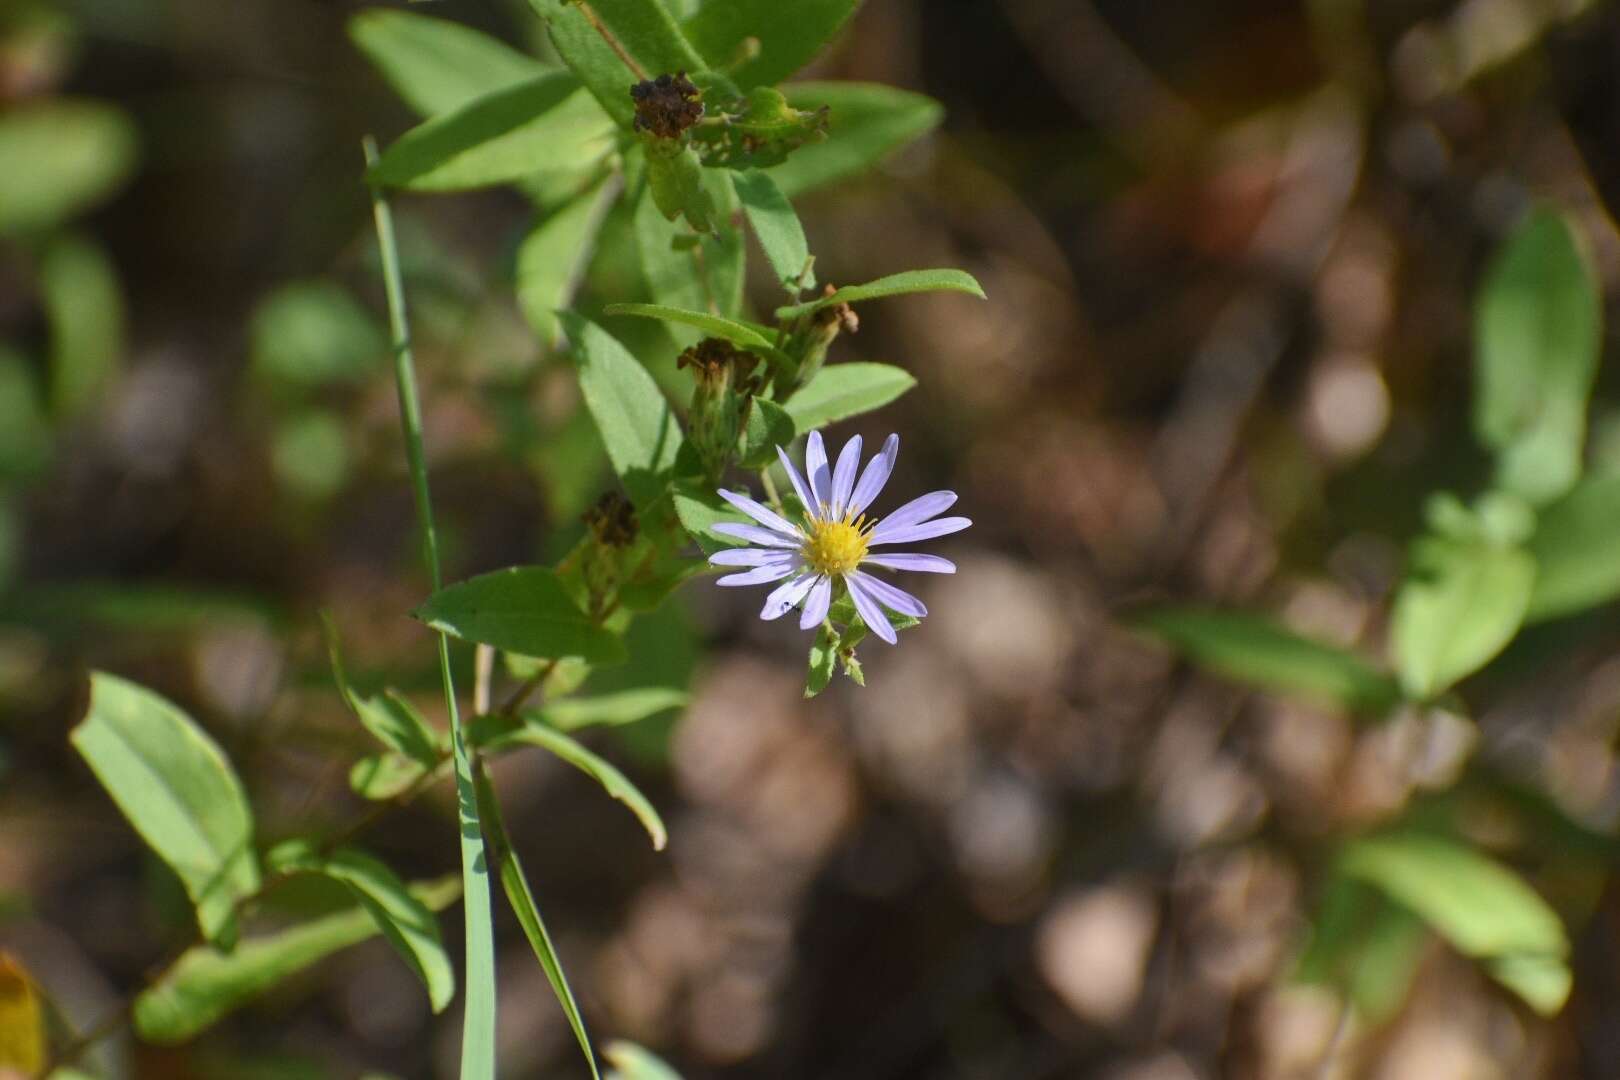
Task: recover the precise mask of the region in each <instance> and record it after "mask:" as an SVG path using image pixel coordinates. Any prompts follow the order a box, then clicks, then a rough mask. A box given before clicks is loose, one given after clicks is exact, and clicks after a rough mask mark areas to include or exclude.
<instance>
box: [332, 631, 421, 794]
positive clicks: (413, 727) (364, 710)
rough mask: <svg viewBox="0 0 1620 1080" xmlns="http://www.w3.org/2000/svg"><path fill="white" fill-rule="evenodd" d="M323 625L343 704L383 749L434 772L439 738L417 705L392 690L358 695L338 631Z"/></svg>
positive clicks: (333, 676) (334, 675) (335, 679)
mask: <svg viewBox="0 0 1620 1080" xmlns="http://www.w3.org/2000/svg"><path fill="white" fill-rule="evenodd" d="M321 622H322V628H323V629H324V630H325V633H326V651H327V655H328V656H329V657H330V659H331V662H332V678H333V680H334V681H335V682H336V683H337V688H338V693H339V694H340V695H341V696H342V698H343V701H344V704H346V705H348V706H349V709H350V711H352V712H353V713H354V715H355V716H356V717H358V718H359V720H360V723H361V724H363V725H365V728H366V730H367V731H369V732H371V734H372V735H373V736H375V737H376V739H377V741H378V742H380V743H382V744H383V745H384V746H386V747H389V748H390V749H393V750H397V751H399V753H401V754H403V755H405V756H406V757H408V758H411V759H412V760H414V761H416V762H417V763H418V764H420V765H422V766H423V767H424V768H429V769H431V768H433V767H435V766H436V765H438V764H439V756H440V755H439V738H438V736H437V735H436V734H435V733H434V731H433V729H432V728H431V727H429V726H428V722H427V720H425V719H424V718H423V717H422V714H421V713H419V712H417V711H416V706H414V705H412V704H411V703H410V702H409V701H406V700H405V699H404V698H402V697H400V696H399V695H398V694H396V693H394V691H392V690H388V691H385V692H384V693H382V694H380V695H377V696H374V697H361V696H360V695H359V694H357V693H355V691H354V688H353V687H352V686H350V685H349V677H348V674H347V673H346V672H345V671H344V669H343V652H342V649H341V648H340V647H339V644H338V636H337V628H336V627H335V626H334V625H333V624H332V620H331V619H330V618H327V617H325V616H323V617H322V620H321Z"/></svg>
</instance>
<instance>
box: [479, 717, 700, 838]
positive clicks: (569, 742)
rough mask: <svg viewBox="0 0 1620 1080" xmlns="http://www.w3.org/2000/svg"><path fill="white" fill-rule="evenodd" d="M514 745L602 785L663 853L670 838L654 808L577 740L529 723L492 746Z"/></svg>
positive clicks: (552, 729) (544, 726)
mask: <svg viewBox="0 0 1620 1080" xmlns="http://www.w3.org/2000/svg"><path fill="white" fill-rule="evenodd" d="M513 743H527V744H529V745H531V746H539V747H543V748H544V749H546V750H549V751H551V752H552V753H553V754H556V755H557V756H558V757H560V758H562V759H563V760H564V761H566V762H568V763H569V764H570V765H572V766H574V767H575V768H577V769H579V770H580V771H582V772H584V773H585V774H586V775H587V776H589V777H591V779H593V780H595V781H596V782H597V783H598V784H601V785H602V789H603V790H604V791H606V792H607V793H608V794H609V795H611V796H613V797H614V798H615V799H618V800H619V801H620V802H622V803H624V804H625V805H626V806H628V807H629V808H630V812H631V813H633V814H635V815H636V818H637V820H639V821H640V822H641V825H642V828H644V829H646V830H647V835H648V836H650V837H651V838H652V842H653V847H655V848H657V849H659V850H663V847H664V844H665V842H666V841H667V840H668V839H669V834H668V832H667V831H666V830H665V828H664V822H663V819H662V818H660V817H659V816H658V811H657V810H655V809H654V808H653V804H652V803H651V802H649V801H648V799H647V797H646V796H645V795H643V794H642V793H641V792H640V791H639V790H638V789H637V788H636V786H635V785H634V784H632V783H631V782H630V781H629V779H628V778H626V777H625V775H624V774H623V773H622V772H620V771H619V770H618V769H617V768H615V767H614V766H613V765H612V764H610V763H609V762H607V761H605V760H603V759H602V758H600V757H598V756H597V755H596V754H594V753H592V752H591V751H590V750H587V749H586V748H585V746H584V745H583V744H581V743H580V742H579V741H578V740H577V739H574V738H573V737H572V736H570V735H565V734H563V733H562V732H561V731H558V730H556V729H555V728H551V727H547V726H546V725H545V724H543V723H541V722H539V721H538V720H529V721H528V722H527V723H524V724H522V725H520V726H518V727H517V728H515V729H513V730H512V731H510V732H508V733H506V734H504V735H502V736H501V737H499V738H498V739H496V740H495V741H494V742H493V743H491V746H492V747H498V746H503V745H511V744H513Z"/></svg>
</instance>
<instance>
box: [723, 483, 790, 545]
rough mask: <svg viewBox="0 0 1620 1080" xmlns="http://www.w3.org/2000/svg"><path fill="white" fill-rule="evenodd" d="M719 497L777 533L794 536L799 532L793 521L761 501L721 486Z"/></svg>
mask: <svg viewBox="0 0 1620 1080" xmlns="http://www.w3.org/2000/svg"><path fill="white" fill-rule="evenodd" d="M720 497H721V498H722V499H724V500H726V502H728V503H730V504H731V505H732V506H735V507H736V508H737V509H739V510H741V511H742V512H743V513H745V514H747V515H748V516H749V517H751V518H753V519H754V520H755V521H757V522H759V523H760V524H761V525H763V526H765V527H766V528H767V529H772V530H774V531H776V532H779V533H786V534H787V535H789V536H795V535H797V534H798V532H799V530H798V528H797V527H796V526H795V525H794V524H793V522H791V521H789V520H788V519H787V518H785V517H783V516H782V515H781V514H778V513H777V512H776V511H775V510H772V509H771V508H770V507H768V506H766V505H764V504H763V503H757V502H755V501H754V500H753V499H750V498H749V497H748V496H746V495H739V494H737V493H736V492H735V491H727V490H726V489H725V488H721V489H720Z"/></svg>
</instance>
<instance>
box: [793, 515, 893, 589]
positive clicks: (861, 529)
mask: <svg viewBox="0 0 1620 1080" xmlns="http://www.w3.org/2000/svg"><path fill="white" fill-rule="evenodd" d="M873 524H876V523H875V522H873V523H868V522H867V520H866V517H865V515H862V516H861V517H858V518H856V519H855V520H853V521H851V520H850V519H849V518H848V517H847V516H846V517H844V518H843V519H841V520H822V519H820V518H811V519H810V523H809V528H808V529H807V530H806V531H807V533H808V534H809V535H808V536H807V538H806V539H805V542H804V547H802V548H800V549H799V554H801V555H803V556H804V561H805V562H806V563H808V564H809V565H810V569H812V570H814V571H815V572H816V573H818V574H830V575H832V576H833V577H841V576H843V575H844V574H847V573H849V572H850V571H851V570H853V569H855V568H856V567H857V566H859V565H861V560H862V559H864V558H866V541H867V536H868V534H869V533H870V532H871V529H872V525H873Z"/></svg>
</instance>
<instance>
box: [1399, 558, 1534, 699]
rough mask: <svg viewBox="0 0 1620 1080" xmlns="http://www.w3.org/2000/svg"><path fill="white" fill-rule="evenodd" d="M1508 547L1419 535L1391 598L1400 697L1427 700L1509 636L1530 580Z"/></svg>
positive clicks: (1519, 619) (1530, 566)
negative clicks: (1405, 569)
mask: <svg viewBox="0 0 1620 1080" xmlns="http://www.w3.org/2000/svg"><path fill="white" fill-rule="evenodd" d="M1535 578H1536V564H1535V560H1534V559H1532V558H1531V557H1530V556H1529V555H1527V554H1526V553H1525V552H1524V551H1522V550H1521V549H1519V548H1514V547H1497V546H1494V545H1491V544H1486V543H1480V542H1470V541H1463V540H1453V539H1449V538H1442V537H1438V536H1428V537H1422V538H1420V539H1419V540H1418V541H1417V542H1416V543H1414V544H1413V546H1412V554H1411V564H1410V566H1409V567H1408V569H1407V576H1406V580H1405V581H1404V582H1403V583H1402V584H1401V588H1400V591H1399V592H1398V593H1397V594H1396V596H1395V610H1394V614H1393V617H1392V625H1391V638H1392V642H1393V645H1394V657H1395V669H1396V673H1397V674H1398V676H1399V678H1400V683H1401V688H1402V689H1403V690H1404V691H1405V692H1406V694H1407V696H1409V697H1412V698H1414V699H1417V700H1420V701H1422V700H1427V699H1429V698H1432V697H1434V696H1435V695H1436V694H1439V693H1441V692H1443V691H1444V690H1446V689H1448V688H1449V687H1450V686H1451V685H1452V684H1453V683H1455V682H1456V681H1457V680H1459V679H1461V678H1463V677H1464V676H1467V675H1470V674H1472V673H1473V672H1475V671H1477V670H1479V669H1480V668H1481V667H1484V666H1485V664H1486V663H1488V662H1489V661H1490V660H1491V659H1492V658H1493V657H1495V656H1496V654H1497V653H1499V652H1501V651H1502V649H1503V648H1505V647H1506V646H1507V643H1508V642H1509V641H1512V640H1513V635H1514V634H1515V633H1517V632H1518V630H1519V626H1520V625H1521V624H1522V623H1523V621H1524V615H1525V611H1526V610H1527V609H1528V608H1529V604H1530V591H1531V589H1532V588H1533V587H1534V585H1535Z"/></svg>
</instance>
